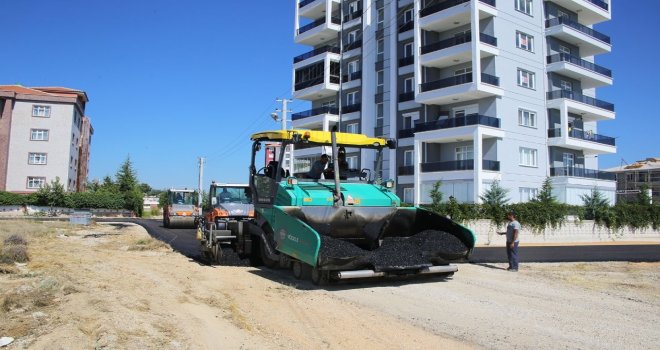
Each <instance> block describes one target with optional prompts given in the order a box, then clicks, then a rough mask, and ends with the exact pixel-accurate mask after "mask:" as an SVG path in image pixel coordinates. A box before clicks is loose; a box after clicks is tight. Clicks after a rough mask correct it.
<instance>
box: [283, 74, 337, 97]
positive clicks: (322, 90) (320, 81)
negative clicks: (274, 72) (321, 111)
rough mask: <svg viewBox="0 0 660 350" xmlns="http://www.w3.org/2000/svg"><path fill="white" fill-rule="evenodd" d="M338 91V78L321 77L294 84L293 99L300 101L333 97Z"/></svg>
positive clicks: (332, 76) (333, 76)
mask: <svg viewBox="0 0 660 350" xmlns="http://www.w3.org/2000/svg"><path fill="white" fill-rule="evenodd" d="M338 91H339V76H336V75H331V76H327V79H326V76H325V75H322V76H320V77H316V78H313V79H309V80H306V81H302V82H299V83H296V84H294V91H293V98H296V99H300V100H316V99H319V98H325V97H330V96H334V95H335V94H336V93H337V92H338Z"/></svg>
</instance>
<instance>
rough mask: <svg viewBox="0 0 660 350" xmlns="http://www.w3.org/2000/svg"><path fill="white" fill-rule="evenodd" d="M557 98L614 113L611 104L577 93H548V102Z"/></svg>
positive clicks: (559, 91)
mask: <svg viewBox="0 0 660 350" xmlns="http://www.w3.org/2000/svg"><path fill="white" fill-rule="evenodd" d="M558 98H567V99H569V100H573V101H577V102H582V103H585V104H588V105H590V106H594V107H598V108H602V109H606V110H608V111H611V112H614V105H613V104H612V103H609V102H605V101H602V100H599V99H596V98H593V97H590V96H585V95H583V94H581V93H579V92H575V91H567V90H556V91H551V92H548V100H556V99H558Z"/></svg>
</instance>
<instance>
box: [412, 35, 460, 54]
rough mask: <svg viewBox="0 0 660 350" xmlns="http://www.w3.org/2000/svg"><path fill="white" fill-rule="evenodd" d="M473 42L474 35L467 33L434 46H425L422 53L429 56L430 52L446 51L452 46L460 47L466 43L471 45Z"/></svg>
mask: <svg viewBox="0 0 660 350" xmlns="http://www.w3.org/2000/svg"><path fill="white" fill-rule="evenodd" d="M471 41H472V35H471V34H470V33H466V34H463V35H458V36H454V37H451V38H449V39H445V40H440V41H438V42H435V43H433V44H428V45H424V46H422V48H421V51H422V55H423V54H427V53H430V52H434V51H439V50H442V49H446V48H448V47H452V46H456V45H460V44H464V43H469V42H471Z"/></svg>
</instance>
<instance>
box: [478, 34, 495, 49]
mask: <svg viewBox="0 0 660 350" xmlns="http://www.w3.org/2000/svg"><path fill="white" fill-rule="evenodd" d="M479 41H481V42H482V43H484V44H488V45H491V46H495V47H497V38H496V37H494V36H490V35H488V34H486V33H479Z"/></svg>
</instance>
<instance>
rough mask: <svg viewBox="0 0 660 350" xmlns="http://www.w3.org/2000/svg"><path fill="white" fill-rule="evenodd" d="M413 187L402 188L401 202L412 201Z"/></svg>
mask: <svg viewBox="0 0 660 350" xmlns="http://www.w3.org/2000/svg"><path fill="white" fill-rule="evenodd" d="M414 190H415V189H414V188H412V187H408V188H404V189H403V202H404V203H413V202H414V201H415V199H414V198H413V197H414V194H415V191H414Z"/></svg>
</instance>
